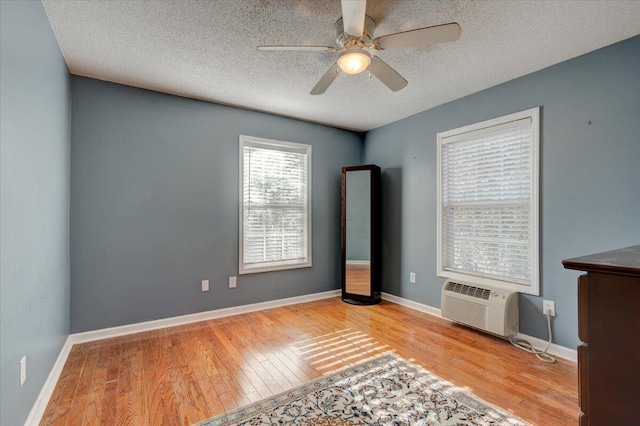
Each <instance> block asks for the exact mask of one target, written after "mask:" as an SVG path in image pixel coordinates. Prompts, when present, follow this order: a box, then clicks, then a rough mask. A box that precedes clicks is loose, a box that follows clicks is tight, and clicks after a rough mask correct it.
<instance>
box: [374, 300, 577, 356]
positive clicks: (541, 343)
mask: <svg viewBox="0 0 640 426" xmlns="http://www.w3.org/2000/svg"><path fill="white" fill-rule="evenodd" d="M382 298H383V299H384V300H388V301H389V302H393V303H397V304H398V305H402V306H406V307H407V308H411V309H415V310H416V311H420V312H424V313H426V314H429V315H434V316H436V317H438V318H442V319H444V320H447V319H446V318H443V317H442V315H441V312H440V309H438V308H434V307H433V306H429V305H425V304H423V303H418V302H414V301H413V300H409V299H405V298H402V297H399V296H394V295H393V294H389V293H384V292H383V293H382ZM447 321H449V320H447ZM516 337H518V338H520V339H524V340H528V341H529V342H530V343H531V344H533V345H534V347H536V348H545V347H546V346H547V341H546V340H542V339H538V338H537V337H533V336H529V335H527V334H522V333H518V335H517V336H516ZM547 352H548V353H549V354H551V355H554V356H557V357H558V358H563V359H566V360H568V361H572V362H578V352H577V351H576V350H575V349H570V348H567V347H565V346H560V345H557V344H555V343H552V344H551V345H550V346H549V350H548V351H547Z"/></svg>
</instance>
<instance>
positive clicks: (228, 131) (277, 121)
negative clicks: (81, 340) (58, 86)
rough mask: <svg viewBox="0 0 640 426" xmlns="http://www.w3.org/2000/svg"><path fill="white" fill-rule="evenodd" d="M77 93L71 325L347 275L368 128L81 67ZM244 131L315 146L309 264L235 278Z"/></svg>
mask: <svg viewBox="0 0 640 426" xmlns="http://www.w3.org/2000/svg"><path fill="white" fill-rule="evenodd" d="M72 99H73V114H74V116H73V123H72V148H71V194H72V196H71V200H72V205H71V243H72V244H71V247H72V251H71V253H72V255H71V257H72V260H71V302H72V304H71V329H72V331H73V332H80V331H86V330H95V329H100V328H104V327H111V326H118V325H124V324H131V323H136V322H140V321H148V320H154V319H159V318H166V317H172V316H176V315H183V314H189V313H194V312H201V311H207V310H211V309H219V308H225V307H229V306H238V305H243V304H248V303H256V302H262V301H267V300H273V299H280V298H285V297H291V296H299V295H304V294H309V293H316V292H322V291H327V290H333V289H337V288H339V287H340V276H341V275H340V271H341V268H340V256H341V255H340V173H341V168H342V166H345V165H352V164H358V163H359V161H360V159H361V156H362V143H363V141H362V139H363V138H362V135H361V134H359V133H354V132H348V131H344V130H338V129H334V128H331V127H326V126H320V125H316V124H310V123H305V122H302V121H297V120H292V119H288V118H283V117H277V116H273V115H269V114H263V113H258V112H252V111H246V110H242V109H237V108H232V107H228V106H222V105H216V104H211V103H206V102H200V101H196V100H192V99H185V98H180V97H176V96H170V95H166V94H162V93H157V92H151V91H147V90H141V89H136V88H132V87H127V86H122V85H118V84H113V83H106V82H101V81H98V80H92V79H88V78H82V77H73V79H72ZM240 134H245V135H251V136H259V137H265V138H271V139H279V140H284V141H290V142H300V143H305V144H310V145H312V146H313V153H312V160H313V164H312V172H313V177H312V204H313V228H312V233H313V248H312V250H313V267H312V268H305V269H296V270H289V271H279V272H267V273H260V274H249V275H241V276H238V287H237V288H236V289H229V288H228V277H229V276H236V275H238V202H239V201H238V196H239V194H238V161H239V160H238V136H239V135H240ZM203 279H208V280H210V288H211V290H210V291H209V292H207V293H203V292H201V289H200V281H201V280H203Z"/></svg>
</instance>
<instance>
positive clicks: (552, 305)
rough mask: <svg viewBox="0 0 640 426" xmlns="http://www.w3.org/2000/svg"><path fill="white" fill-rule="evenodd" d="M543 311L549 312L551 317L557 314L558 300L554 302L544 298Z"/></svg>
mask: <svg viewBox="0 0 640 426" xmlns="http://www.w3.org/2000/svg"><path fill="white" fill-rule="evenodd" d="M542 313H543V314H545V313H548V314H549V316H550V317H555V316H556V302H552V301H551V300H543V301H542Z"/></svg>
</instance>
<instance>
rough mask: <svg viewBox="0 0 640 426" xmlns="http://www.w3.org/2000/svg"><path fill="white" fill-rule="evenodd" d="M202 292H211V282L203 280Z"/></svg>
mask: <svg viewBox="0 0 640 426" xmlns="http://www.w3.org/2000/svg"><path fill="white" fill-rule="evenodd" d="M202 291H209V280H202Z"/></svg>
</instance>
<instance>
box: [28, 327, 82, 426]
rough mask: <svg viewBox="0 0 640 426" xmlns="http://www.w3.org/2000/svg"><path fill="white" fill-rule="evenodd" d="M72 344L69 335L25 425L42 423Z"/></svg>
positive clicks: (34, 425) (30, 425)
mask: <svg viewBox="0 0 640 426" xmlns="http://www.w3.org/2000/svg"><path fill="white" fill-rule="evenodd" d="M72 346H73V343H72V342H71V336H68V337H67V340H66V341H65V342H64V345H62V349H60V353H59V354H58V358H57V359H56V362H55V363H54V364H53V367H52V368H51V371H50V372H49V376H47V380H45V382H44V385H42V389H40V394H39V395H38V398H37V399H36V402H35V404H33V407H31V412H30V413H29V416H28V417H27V420H26V421H25V422H24V424H25V426H32V425H33V426H36V425H38V424H40V421H41V420H42V415H43V414H44V410H45V409H46V408H47V405H48V404H49V399H51V395H52V394H53V390H54V389H55V387H56V383H58V379H59V378H60V374H61V373H62V368H63V367H64V364H65V363H66V362H67V358H68V357H69V353H70V352H71V347H72Z"/></svg>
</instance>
